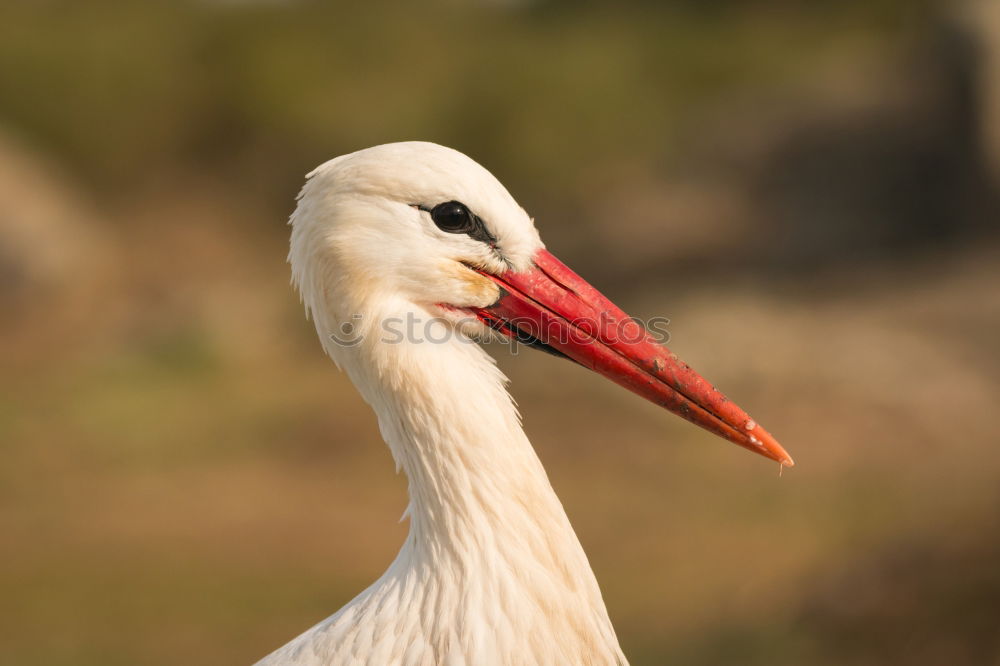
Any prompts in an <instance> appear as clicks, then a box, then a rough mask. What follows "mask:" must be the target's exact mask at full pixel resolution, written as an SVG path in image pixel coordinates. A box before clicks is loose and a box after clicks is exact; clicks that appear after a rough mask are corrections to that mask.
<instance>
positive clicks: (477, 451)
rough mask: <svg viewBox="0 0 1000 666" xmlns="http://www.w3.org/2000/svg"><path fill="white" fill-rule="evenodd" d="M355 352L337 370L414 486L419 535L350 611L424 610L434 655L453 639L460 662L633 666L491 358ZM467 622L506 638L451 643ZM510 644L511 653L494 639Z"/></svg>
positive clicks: (469, 351) (383, 348)
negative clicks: (394, 604)
mask: <svg viewBox="0 0 1000 666" xmlns="http://www.w3.org/2000/svg"><path fill="white" fill-rule="evenodd" d="M435 339H440V337H437V338H435ZM369 342H372V343H371V344H369ZM355 351H356V352H358V353H357V356H356V357H355V360H356V361H357V362H354V363H350V362H348V363H343V365H344V366H345V369H346V370H347V371H348V373H349V374H350V376H351V378H352V380H353V381H354V383H355V385H357V386H358V388H359V390H360V391H361V392H362V394H363V395H364V397H365V399H366V400H367V401H368V402H369V404H371V405H372V407H373V408H374V409H375V411H376V413H377V414H378V419H379V428H380V430H381V432H382V435H383V437H384V438H385V440H386V442H387V443H388V445H389V447H390V449H391V450H392V454H393V457H394V458H395V460H396V462H397V465H398V466H399V467H401V468H402V469H403V470H404V471H405V473H406V475H407V478H408V481H409V494H410V504H409V507H408V509H407V512H408V514H409V517H410V520H411V529H410V534H409V536H408V538H407V541H406V544H405V545H404V546H403V549H402V550H401V552H400V554H399V556H398V557H397V559H396V561H395V562H394V563H393V565H392V566H391V567H390V569H389V570H388V571H387V572H386V573H385V575H384V576H383V577H382V578H381V579H380V580H379V581H378V582H376V583H375V584H374V585H373V586H372V587H371V588H369V590H367V591H366V592H365V593H364V594H362V595H361V596H360V597H358V598H357V599H355V601H354V602H352V604H351V605H349V607H348V608H347V609H345V611H348V610H349V609H350V607H351V606H364V607H370V606H372V605H378V606H379V607H381V606H382V604H384V603H385V598H387V597H393V598H398V597H400V596H409V597H412V598H411V599H410V602H409V603H411V604H420V605H421V608H422V611H421V617H420V619H419V620H417V623H416V626H417V629H416V630H417V631H421V632H422V638H423V640H428V639H429V637H430V636H433V637H434V638H433V639H430V640H431V643H430V644H431V645H434V644H435V641H438V643H437V648H435V654H437V655H438V656H441V654H440V653H441V651H442V650H445V649H446V646H447V645H451V644H453V642H454V641H458V642H459V643H460V644H463V646H464V647H463V648H462V652H463V654H471V653H473V652H475V651H476V650H483V651H482V652H480V655H481V656H482V655H486V654H491V652H490V651H494V652H495V653H496V654H500V653H504V652H506V651H509V655H510V656H511V658H515V655H521V656H522V657H523V655H524V654H525V649H528V650H530V652H529V654H536V655H544V654H550V655H553V658H554V659H555V663H581V664H583V663H594V664H622V663H625V660H624V657H623V656H622V654H621V651H620V649H619V647H618V642H617V638H616V637H615V634H614V629H613V628H612V627H611V623H610V621H609V620H608V617H607V611H606V610H605V606H604V602H603V600H602V598H601V593H600V589H599V588H598V585H597V581H596V579H595V578H594V575H593V573H592V572H591V570H590V566H589V564H588V562H587V558H586V556H585V554H584V552H583V549H582V548H581V546H580V543H579V541H578V540H577V538H576V535H575V534H574V532H573V529H572V527H571V526H570V524H569V520H568V519H567V517H566V514H565V512H564V510H563V508H562V505H561V504H560V502H559V500H558V498H557V497H556V495H555V493H554V491H553V490H552V487H551V485H550V483H549V481H548V478H547V477H546V474H545V471H544V469H543V468H542V465H541V462H540V461H539V460H538V457H537V455H536V454H535V451H534V449H533V448H532V446H531V444H530V443H529V442H528V439H527V437H526V436H525V434H524V432H523V430H522V428H521V424H520V418H519V416H518V414H517V410H516V408H515V407H514V404H513V402H512V400H511V399H510V396H509V395H508V394H507V391H506V389H505V383H506V380H505V378H504V377H503V375H502V374H501V373H500V371H499V370H498V369H497V368H496V366H495V364H494V363H493V361H492V359H491V358H490V357H489V356H488V355H487V354H486V353H485V352H484V351H483V350H482V349H481V348H480V347H478V346H477V345H474V344H472V343H470V342H469V341H467V340H462V339H454V338H453V339H451V340H449V341H447V342H442V343H437V344H435V343H431V342H429V341H427V340H425V341H423V342H411V341H406V340H404V341H402V342H400V343H399V344H395V345H393V344H385V343H383V342H374V341H366V343H365V344H364V345H362V348H360V349H357V350H355ZM429 599H432V600H435V601H434V602H433V603H432V602H430V601H428V600H429ZM345 611H342V613H343V612H345ZM471 618H474V620H473V619H471ZM469 622H478V623H480V624H482V625H483V628H485V629H486V630H487V632H488V633H490V632H494V631H497V630H499V629H500V628H505V629H507V631H506V632H505V633H504V634H501V635H493V634H492V633H490V635H491V638H490V639H489V640H486V639H484V638H483V636H479V637H478V638H477V637H474V636H464V637H463V636H462V635H461V634H459V635H457V636H456V635H455V634H454V632H455V631H456V628H457V627H462V626H466V625H468V623H469ZM477 626H478V625H477ZM505 635H506V636H509V637H512V638H511V640H510V645H507V646H504V645H499V644H495V643H493V642H492V641H495V640H499V639H501V638H503V637H504V636H505ZM448 636H451V638H447V637H448ZM473 643H475V645H473ZM566 660H568V661H566ZM477 663H493V661H492V659H488V660H486V661H481V662H477ZM539 663H543V662H542V661H540V662H539Z"/></svg>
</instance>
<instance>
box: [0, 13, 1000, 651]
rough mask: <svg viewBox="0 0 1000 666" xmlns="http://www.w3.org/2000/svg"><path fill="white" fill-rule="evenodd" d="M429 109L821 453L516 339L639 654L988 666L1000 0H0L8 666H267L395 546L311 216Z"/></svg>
mask: <svg viewBox="0 0 1000 666" xmlns="http://www.w3.org/2000/svg"><path fill="white" fill-rule="evenodd" d="M402 139H425V140H431V141H437V142H440V143H444V144H446V145H450V146H452V147H455V148H458V149H460V150H462V151H464V152H466V153H468V154H469V155H471V156H473V157H474V158H475V159H477V160H478V161H480V162H481V163H483V164H484V165H486V166H487V167H488V168H489V169H491V170H492V171H493V172H494V173H495V174H496V175H497V176H498V177H499V178H500V179H501V180H502V181H503V182H504V183H505V184H506V185H507V186H508V187H509V189H510V190H511V191H512V192H513V193H514V195H515V197H517V198H518V200H519V201H520V202H521V203H522V204H523V205H524V206H525V207H526V208H527V209H528V211H529V212H531V213H532V214H533V215H534V216H535V217H536V219H537V221H538V224H539V227H540V228H541V230H542V233H543V236H544V238H545V239H546V241H547V243H548V245H549V247H550V248H551V249H553V250H554V251H555V252H556V253H557V254H559V255H560V256H562V257H563V258H564V259H565V260H566V261H567V262H568V263H570V264H571V265H573V266H575V267H577V269H578V270H579V271H580V272H581V273H582V274H584V275H585V276H588V277H589V278H591V279H592V281H593V282H595V283H596V284H597V285H598V286H599V287H600V288H602V289H603V290H605V291H606V292H607V293H608V294H609V295H610V296H612V297H613V298H614V299H616V300H618V301H620V302H621V303H622V305H623V306H625V307H626V309H630V310H632V311H634V312H635V313H636V314H638V315H640V316H645V317H649V316H666V317H670V319H671V326H670V331H671V334H672V342H671V347H672V348H673V349H674V350H675V351H677V352H678V353H680V355H681V356H682V357H684V358H685V359H686V360H688V361H689V362H690V363H691V364H692V365H693V366H694V367H696V368H699V369H700V370H701V371H702V372H704V373H705V374H706V375H707V376H708V377H709V378H711V379H713V380H714V381H715V382H716V383H717V384H718V385H719V386H720V387H722V388H723V389H724V390H726V391H727V393H729V394H730V395H732V396H733V397H735V398H737V399H738V400H739V401H740V402H741V403H742V404H743V405H744V406H745V407H746V408H747V409H748V410H749V411H750V412H751V413H752V414H754V415H755V416H756V417H758V418H759V419H761V421H763V422H764V424H765V425H766V426H767V427H768V428H769V429H770V430H771V431H772V432H774V433H775V434H776V435H777V436H778V437H779V438H780V439H781V441H782V442H783V443H784V444H785V445H786V446H787V447H788V449H789V450H790V451H791V453H792V455H793V456H794V457H795V459H796V461H797V463H798V466H797V467H796V468H795V469H794V470H791V471H790V472H786V473H785V474H784V476H783V478H780V479H779V478H778V475H777V472H778V469H777V466H774V467H772V466H770V465H769V464H767V463H765V462H764V461H762V460H761V459H759V458H757V457H755V456H751V455H748V454H747V453H746V452H744V451H741V450H739V449H736V448H735V447H733V446H730V445H728V444H726V443H724V442H721V441H717V440H715V439H713V438H712V437H711V436H710V435H708V434H707V433H704V432H702V431H700V430H697V429H695V428H694V427H692V426H689V425H687V424H686V423H683V422H682V421H680V420H679V419H676V418H674V417H672V416H670V415H668V414H665V413H662V412H660V411H659V410H658V409H657V408H655V407H653V406H652V405H649V404H646V403H644V402H642V401H641V400H640V399H638V398H636V397H635V396H632V395H631V394H628V393H626V392H625V391H622V390H620V389H618V388H616V387H615V386H613V385H611V384H609V383H606V382H604V381H603V380H601V379H600V378H599V377H596V376H589V375H588V374H587V373H585V372H583V371H582V370H580V369H579V368H577V367H576V366H574V365H572V364H569V363H562V362H560V361H559V360H557V359H552V358H549V357H546V356H544V355H541V354H528V353H522V354H519V355H517V356H515V357H510V356H508V355H505V354H504V353H502V352H498V356H499V357H500V363H501V365H502V366H503V367H504V369H505V370H506V371H507V373H508V374H509V375H510V377H511V380H512V382H513V393H514V395H515V397H516V399H517V400H518V402H519V403H520V405H521V408H522V412H523V414H524V419H525V424H526V428H527V430H528V433H529V435H530V436H531V437H532V440H533V442H534V443H535V445H536V447H537V449H538V452H539V454H540V456H541V458H542V460H543V462H544V463H545V465H546V467H547V469H548V470H549V473H550V476H551V479H552V482H553V485H554V486H555V488H556V490H557V492H558V493H559V494H560V497H561V498H562V499H563V501H564V503H565V505H566V509H567V511H568V513H569V515H570V517H571V519H572V520H573V523H574V525H575V526H576V528H577V531H578V533H579V535H580V538H581V540H582V541H583V544H584V546H585V548H586V549H587V552H588V554H589V556H590V558H591V561H592V564H593V566H594V568H595V570H596V572H597V575H598V579H599V580H600V581H601V583H602V586H603V590H604V594H605V598H606V600H607V603H608V606H609V610H610V613H611V616H612V618H613V619H614V621H615V623H616V626H617V629H618V632H619V635H620V637H621V640H622V643H623V646H624V647H625V650H626V652H627V653H628V654H629V655H631V658H632V660H633V663H634V664H636V665H641V664H662V663H667V662H671V663H681V664H695V665H709V664H750V665H753V664H769V665H773V664H782V665H789V666H790V665H793V664H821V665H822V664H831V665H833V664H863V665H868V664H871V665H875V664H890V663H891V664H917V665H924V664H926V665H928V666H930V665H935V666H936V665H941V664H949V665H957V664H976V665H981V664H1000V513H998V508H1000V505H998V501H1000V436H998V428H997V425H996V412H997V409H998V407H997V406H998V404H1000V350H998V347H997V341H998V338H1000V335H998V328H1000V242H998V235H997V233H996V232H997V227H998V225H997V222H998V219H1000V205H998V201H1000V188H998V183H1000V4H998V3H996V2H995V0H969V1H963V2H958V1H948V0H941V1H940V2H931V1H919V0H918V1H914V0H855V1H834V0H830V1H826V2H805V1H801V2H796V1H793V0H784V1H781V0H775V1H768V2H764V1H755V2H714V3H706V2H701V1H698V0H691V1H689V2H629V3H615V4H614V5H613V6H612V5H605V4H603V3H597V2H583V3H581V2H570V1H568V0H520V1H516V0H491V1H487V0H479V1H478V2H473V1H471V0H467V1H460V0H453V1H446V2H430V3H416V2H402V1H400V2H394V3H393V2H390V3H381V2H375V3H362V2H354V3H341V4H339V6H334V5H333V4H332V3H319V2H304V1H303V2H294V1H280V0H273V1H270V2H246V1H238V0H228V1H225V0H216V1H208V0H205V1H202V2H160V3H155V2H124V1H121V2H55V1H38V2H28V1H24V2H18V1H16V0H7V1H5V2H3V3H2V4H0V306H2V308H3V318H2V323H0V361H2V377H3V381H2V385H0V390H2V394H0V453H2V463H0V552H2V553H3V555H2V559H0V562H2V568H0V590H2V598H3V603H2V606H0V663H2V664H4V665H6V664H11V665H14V664H16V665H23V666H31V665H45V666H56V665H62V664H67V665H68V664H74V665H81V664H95V665H96V664H100V665H104V666H107V665H114V664H123V665H124V664H144V665H152V666H155V665H159V664H240V663H248V662H251V661H253V660H255V659H256V658H259V657H261V656H262V655H264V654H265V653H267V652H268V651H270V650H271V649H273V648H275V647H277V646H278V645H280V644H282V643H284V642H285V641H286V640H288V639H290V638H291V637H292V636H294V635H295V634H297V633H299V632H300V631H302V630H304V629H305V628H307V627H308V626H310V625H311V624H312V623H314V622H316V621H318V620H319V619H321V618H323V617H325V616H327V615H329V614H330V613H332V612H333V611H335V610H336V609H337V608H339V607H340V606H341V605H342V604H343V603H345V602H346V601H347V600H349V599H350V598H351V597H352V596H353V595H354V594H355V593H357V592H359V591H360V590H361V589H362V588H363V587H364V586H366V585H367V584H368V583H369V582H371V581H372V580H374V579H375V578H376V577H377V576H378V575H379V574H380V573H381V572H382V571H383V570H384V568H385V567H386V566H387V565H388V563H389V562H390V560H391V559H392V557H393V556H394V555H395V553H396V551H397V549H398V548H399V546H400V545H401V543H402V540H403V538H404V535H405V531H406V525H405V524H400V523H398V522H397V521H398V518H399V516H400V514H401V512H402V510H403V508H404V505H405V480H404V479H403V478H401V477H399V476H396V475H395V474H394V470H393V464H392V461H391V460H390V457H389V454H388V452H387V450H386V448H385V446H384V445H383V444H382V442H381V439H380V437H379V435H378V432H377V428H376V425H375V420H374V417H373V415H372V414H371V413H370V412H369V410H368V409H367V407H366V406H365V405H364V404H363V403H362V402H361V401H360V399H359V398H358V396H357V395H356V394H355V392H354V390H353V388H352V387H351V386H350V384H349V382H348V381H347V379H346V378H345V377H344V376H343V375H341V374H339V373H338V372H337V371H336V369H335V367H334V366H333V364H332V363H330V362H329V361H328V360H326V359H325V358H324V357H323V355H322V353H321V351H320V348H319V344H318V343H317V341H316V339H315V333H314V331H313V330H312V327H311V325H309V324H307V323H306V322H305V320H304V317H303V313H302V310H301V307H300V306H299V304H298V300H297V297H296V295H295V294H294V293H293V291H292V290H291V288H290V287H289V284H288V282H289V271H288V267H287V266H286V265H285V263H284V260H285V253H286V243H287V233H288V231H287V228H286V226H285V220H286V219H287V216H288V214H289V213H290V212H291V209H292V206H293V197H294V195H295V193H296V192H297V190H298V188H299V186H300V184H301V182H302V179H303V174H304V173H306V172H307V171H308V170H310V169H311V168H312V167H313V166H315V165H316V164H318V163H319V162H321V161H323V160H326V159H328V158H330V157H332V156H335V155H338V154H341V153H344V152H349V151H353V150H356V149H359V148H362V147H365V146H369V145H372V144H377V143H384V142H387V141H394V140H402Z"/></svg>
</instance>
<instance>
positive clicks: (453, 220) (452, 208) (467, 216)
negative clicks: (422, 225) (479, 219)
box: [431, 201, 476, 234]
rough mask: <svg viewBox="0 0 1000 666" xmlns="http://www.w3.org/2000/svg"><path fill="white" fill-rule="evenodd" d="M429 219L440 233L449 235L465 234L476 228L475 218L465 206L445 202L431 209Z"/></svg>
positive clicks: (455, 202) (453, 202)
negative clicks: (443, 232)
mask: <svg viewBox="0 0 1000 666" xmlns="http://www.w3.org/2000/svg"><path fill="white" fill-rule="evenodd" d="M431 219H432V220H434V224H436V225H437V226H438V229H440V230H441V231H447V232H448V233H450V234H467V233H469V232H471V231H473V230H475V228H476V217H475V215H473V214H472V213H471V212H470V211H469V209H468V208H466V207H465V204H462V203H459V202H457V201H446V202H445V203H442V204H438V205H437V206H434V208H432V209H431Z"/></svg>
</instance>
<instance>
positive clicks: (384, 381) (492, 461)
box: [372, 340, 579, 555]
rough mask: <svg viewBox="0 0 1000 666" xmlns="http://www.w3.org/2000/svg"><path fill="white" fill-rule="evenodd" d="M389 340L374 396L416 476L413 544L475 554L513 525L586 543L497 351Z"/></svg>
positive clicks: (388, 432)
mask: <svg viewBox="0 0 1000 666" xmlns="http://www.w3.org/2000/svg"><path fill="white" fill-rule="evenodd" d="M388 349H389V352H388V354H386V350H385V349H384V348H383V349H382V350H380V355H381V356H382V358H381V359H380V362H379V363H377V364H376V367H378V368H379V371H380V372H379V378H378V382H377V384H378V385H379V386H380V389H381V390H379V391H378V394H379V395H377V396H374V397H375V400H373V401H372V402H373V406H375V408H376V411H377V412H378V416H379V426H380V429H381V431H382V434H383V436H384V437H385V439H386V441H387V443H388V445H389V447H390V449H391V450H392V454H393V456H394V458H395V460H396V462H397V464H398V465H399V466H400V467H402V469H403V470H404V471H405V473H406V475H407V478H408V481H409V494H410V505H409V509H408V513H409V516H410V519H411V521H412V526H411V542H412V544H413V547H415V548H427V547H431V548H439V547H445V548H450V549H453V550H455V553H456V554H459V555H467V554H469V552H468V551H469V550H470V549H473V548H475V547H482V545H483V544H484V543H490V542H493V541H494V540H495V539H496V538H497V537H499V536H502V535H504V534H506V533H509V532H512V531H515V532H517V533H518V534H520V535H521V538H523V536H524V534H525V530H528V531H529V532H537V533H538V534H539V535H542V534H545V533H549V532H551V531H553V530H555V531H557V532H565V533H567V536H568V537H571V538H570V539H569V541H571V542H572V544H571V545H572V547H575V548H579V546H578V544H577V543H576V538H575V536H573V535H572V529H571V528H570V526H569V522H568V520H567V519H566V516H565V513H564V512H563V510H562V506H561V505H560V503H559V500H558V499H557V498H556V496H555V493H554V492H553V490H552V487H551V485H550V484H549V481H548V478H547V477H546V475H545V471H544V469H543V468H542V466H541V463H540V461H539V460H538V457H537V455H536V454H535V452H534V449H533V448H532V447H531V444H530V443H529V442H528V440H527V437H526V436H525V434H524V432H523V430H522V428H521V424H520V418H519V416H518V414H517V410H516V409H515V407H514V405H513V403H512V401H511V399H510V397H509V395H508V394H507V391H506V389H505V387H504V383H505V381H506V380H505V379H504V377H503V375H502V374H501V373H500V371H499V370H498V369H497V368H496V366H495V364H494V363H493V361H492V359H490V358H489V356H488V355H486V353H485V352H484V351H483V350H482V349H480V348H479V347H478V346H476V345H473V344H470V343H468V342H462V341H458V340H452V341H450V342H447V343H439V344H434V343H430V342H426V341H424V342H418V343H408V344H400V345H390V346H388Z"/></svg>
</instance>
